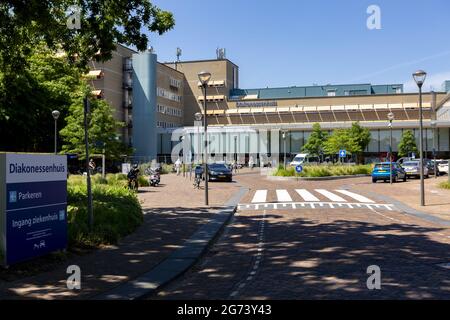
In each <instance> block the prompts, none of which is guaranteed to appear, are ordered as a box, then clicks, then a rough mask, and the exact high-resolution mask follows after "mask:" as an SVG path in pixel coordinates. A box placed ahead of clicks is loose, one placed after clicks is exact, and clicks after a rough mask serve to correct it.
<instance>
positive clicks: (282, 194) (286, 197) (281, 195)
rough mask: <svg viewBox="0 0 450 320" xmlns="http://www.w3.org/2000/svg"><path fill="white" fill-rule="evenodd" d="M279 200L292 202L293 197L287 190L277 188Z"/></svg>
mask: <svg viewBox="0 0 450 320" xmlns="http://www.w3.org/2000/svg"><path fill="white" fill-rule="evenodd" d="M277 199H278V202H292V198H291V196H290V195H289V193H288V192H287V190H277Z"/></svg>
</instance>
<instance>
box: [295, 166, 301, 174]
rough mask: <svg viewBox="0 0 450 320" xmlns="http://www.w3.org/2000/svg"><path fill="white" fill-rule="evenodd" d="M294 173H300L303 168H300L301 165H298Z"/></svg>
mask: <svg viewBox="0 0 450 320" xmlns="http://www.w3.org/2000/svg"><path fill="white" fill-rule="evenodd" d="M295 171H296V172H297V173H302V171H303V167H302V166H301V165H298V166H296V167H295Z"/></svg>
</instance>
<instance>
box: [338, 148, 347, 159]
mask: <svg viewBox="0 0 450 320" xmlns="http://www.w3.org/2000/svg"><path fill="white" fill-rule="evenodd" d="M346 156H347V151H346V150H340V151H339V157H340V158H345V157H346Z"/></svg>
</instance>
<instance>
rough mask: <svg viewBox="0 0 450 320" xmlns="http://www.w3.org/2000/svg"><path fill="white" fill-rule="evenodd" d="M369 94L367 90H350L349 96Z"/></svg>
mask: <svg viewBox="0 0 450 320" xmlns="http://www.w3.org/2000/svg"><path fill="white" fill-rule="evenodd" d="M365 94H367V91H366V90H350V91H349V96H363V95H365Z"/></svg>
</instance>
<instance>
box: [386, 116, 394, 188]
mask: <svg viewBox="0 0 450 320" xmlns="http://www.w3.org/2000/svg"><path fill="white" fill-rule="evenodd" d="M394 118H395V116H394V113H392V112H389V114H388V119H389V131H390V138H389V141H390V142H389V148H390V150H389V182H390V184H391V185H392V160H393V159H392V150H393V148H392V121H394Z"/></svg>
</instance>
